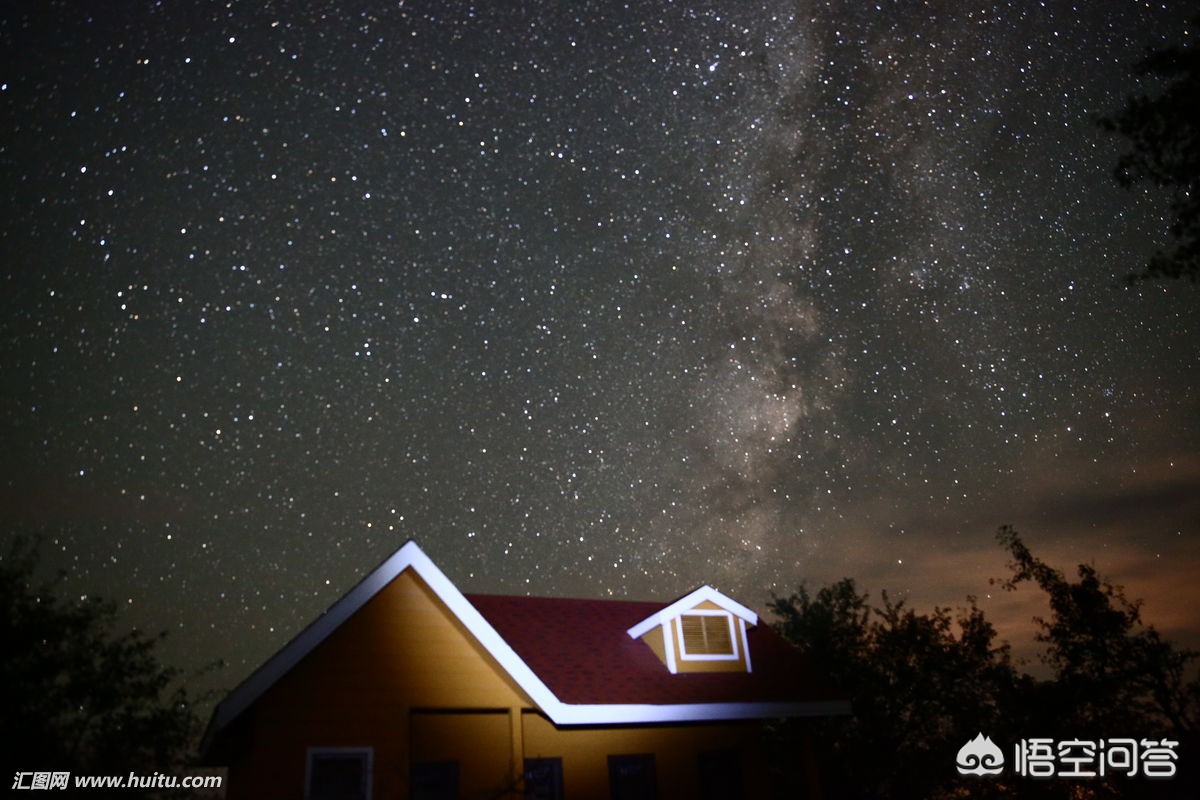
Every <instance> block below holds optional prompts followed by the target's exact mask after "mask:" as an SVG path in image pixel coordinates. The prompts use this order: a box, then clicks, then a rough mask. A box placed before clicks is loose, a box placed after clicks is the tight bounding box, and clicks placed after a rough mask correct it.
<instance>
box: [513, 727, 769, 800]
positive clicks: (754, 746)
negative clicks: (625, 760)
mask: <svg viewBox="0 0 1200 800" xmlns="http://www.w3.org/2000/svg"><path fill="white" fill-rule="evenodd" d="M523 720H524V738H525V756H526V758H561V759H562V764H563V786H564V788H565V793H566V796H567V797H569V798H571V800H608V798H609V797H610V794H609V785H608V757H609V756H610V755H632V754H637V753H653V754H654V762H655V773H656V775H657V780H658V796H659V797H663V798H672V797H701V796H703V794H702V791H701V788H700V786H699V767H698V764H697V755H698V754H699V753H704V752H712V751H721V750H731V751H735V752H736V753H738V754H739V755H740V763H741V773H742V780H743V789H744V795H743V796H745V797H748V798H751V797H768V796H769V795H770V786H769V784H768V769H767V764H766V763H765V760H764V759H763V756H762V747H761V742H760V737H761V727H760V724H759V723H756V722H733V723H706V724H693V725H656V726H643V727H637V728H600V727H594V728H558V727H555V725H554V724H553V723H552V722H550V721H549V720H547V719H546V718H545V717H543V716H542V715H541V714H538V713H536V712H529V713H526V714H524V715H523Z"/></svg>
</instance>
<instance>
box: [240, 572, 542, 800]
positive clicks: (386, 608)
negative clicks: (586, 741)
mask: <svg viewBox="0 0 1200 800" xmlns="http://www.w3.org/2000/svg"><path fill="white" fill-rule="evenodd" d="M530 705H531V704H530V702H529V700H528V698H526V697H525V696H524V694H523V693H522V692H521V691H520V689H519V688H518V687H517V686H516V685H515V684H514V683H512V682H511V681H510V680H509V679H508V677H507V676H506V675H505V674H504V673H503V671H502V670H500V669H499V668H498V667H497V666H496V665H495V663H494V661H493V660H492V659H491V657H490V656H488V655H487V654H486V652H484V651H483V649H482V648H481V647H480V646H479V645H478V644H477V643H476V642H475V640H474V637H473V636H471V635H470V634H469V633H468V632H467V631H466V630H465V628H463V627H462V625H461V623H459V622H458V620H457V619H456V618H455V617H454V616H453V614H451V613H450V612H449V611H448V610H447V609H446V608H445V607H444V606H443V605H442V604H441V602H440V601H438V600H437V598H436V597H435V596H434V595H433V594H432V592H431V591H430V590H429V588H428V587H427V586H426V585H425V583H424V581H422V580H421V579H420V578H419V577H418V576H416V575H415V574H414V573H413V572H412V571H411V570H410V571H405V572H404V573H402V574H401V575H399V576H398V577H397V578H396V579H395V580H393V581H392V582H391V583H390V584H388V585H387V586H386V587H385V588H383V589H382V590H380V592H379V593H378V594H376V595H375V597H373V598H372V599H371V600H370V601H369V602H368V603H367V604H366V605H364V606H363V607H362V608H361V609H359V611H358V612H357V613H356V614H354V615H353V616H352V617H350V618H349V619H348V620H346V622H344V623H343V624H342V625H341V626H340V627H339V628H338V629H337V630H336V631H334V633H332V634H331V635H330V636H329V637H328V638H327V639H326V640H325V641H324V642H322V643H321V644H320V645H319V646H317V647H316V648H315V649H314V650H313V651H312V652H311V653H309V654H308V656H307V657H305V658H304V659H303V660H302V661H301V662H300V663H299V664H297V665H296V666H295V667H293V668H292V670H291V671H290V672H288V674H287V675H285V676H284V677H283V678H281V679H280V680H279V681H278V682H277V683H276V684H275V685H274V686H273V687H272V688H271V689H270V690H268V691H267V692H266V693H264V694H263V696H262V697H261V698H259V700H258V701H257V702H256V703H255V704H254V706H253V707H252V708H251V709H250V711H249V712H248V713H249V714H250V715H252V716H251V718H250V719H249V720H248V721H247V723H248V724H247V725H246V727H247V730H246V734H245V735H246V744H247V745H248V746H249V752H250V753H251V754H252V756H251V758H250V759H248V760H247V762H248V763H235V764H231V765H230V767H231V773H230V781H229V783H230V792H229V797H230V798H231V799H232V798H238V797H247V798H251V797H253V798H261V797H293V798H301V797H303V790H304V774H305V766H306V759H307V750H308V748H309V747H355V746H368V745H369V746H373V747H374V748H375V754H374V760H375V787H374V788H375V791H374V796H375V797H407V796H408V788H407V764H408V750H409V721H408V720H409V714H410V709H412V708H419V709H435V708H447V709H449V708H472V709H481V708H491V709H508V708H511V707H529V706H530ZM244 724H245V723H244ZM502 744H503V746H504V747H505V748H507V747H508V737H507V736H506V737H505V740H504V742H503V743H502ZM239 749H241V748H239ZM243 752H245V751H244V750H243ZM504 752H505V759H506V761H507V760H509V756H508V751H507V750H505V751H504Z"/></svg>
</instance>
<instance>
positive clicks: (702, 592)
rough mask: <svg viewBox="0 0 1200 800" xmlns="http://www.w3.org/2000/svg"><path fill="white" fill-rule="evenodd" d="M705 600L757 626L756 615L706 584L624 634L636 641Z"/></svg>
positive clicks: (748, 623)
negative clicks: (657, 626) (655, 627)
mask: <svg viewBox="0 0 1200 800" xmlns="http://www.w3.org/2000/svg"><path fill="white" fill-rule="evenodd" d="M706 600H707V601H708V602H710V603H713V604H715V605H717V606H720V607H721V608H723V609H725V610H726V611H728V612H729V613H730V614H733V615H734V616H735V617H739V618H741V619H744V620H745V621H746V624H747V625H750V626H751V627H753V626H755V625H757V624H758V614H756V613H754V612H753V611H751V610H750V609H748V608H746V607H745V606H744V605H742V604H741V603H739V602H738V601H736V600H733V599H730V598H729V597H726V596H725V595H723V594H721V593H720V592H718V591H717V590H716V589H714V588H713V587H711V586H709V585H708V584H705V585H704V586H701V587H700V588H699V589H696V590H695V591H692V592H689V593H687V594H686V595H684V596H683V597H681V598H679V599H678V600H676V601H675V602H674V603H671V605H669V606H667V607H665V608H663V609H661V610H659V611H656V612H655V613H653V614H651V615H650V616H648V617H646V618H645V619H644V620H642V621H641V622H639V623H638V624H637V625H634V626H633V627H632V628H630V629H629V630H628V631H626V633H628V634H629V638H630V639H637V638H639V637H641V636H644V635H645V634H646V632H647V631H649V630H651V629H652V628H653V627H654V626H656V625H662V624H663V623H665V622H667V621H668V620H670V619H673V618H675V617H677V616H679V615H680V614H683V613H685V612H687V611H690V610H691V609H693V608H695V607H696V606H698V605H700V604H701V603H703V602H704V601H706Z"/></svg>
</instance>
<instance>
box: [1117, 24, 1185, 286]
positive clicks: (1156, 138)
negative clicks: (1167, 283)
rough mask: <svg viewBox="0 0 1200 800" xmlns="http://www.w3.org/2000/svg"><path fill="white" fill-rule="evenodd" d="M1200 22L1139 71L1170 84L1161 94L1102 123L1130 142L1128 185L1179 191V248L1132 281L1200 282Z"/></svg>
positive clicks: (1175, 232)
mask: <svg viewBox="0 0 1200 800" xmlns="http://www.w3.org/2000/svg"><path fill="white" fill-rule="evenodd" d="M1197 25H1200V17H1197V18H1196V20H1195V21H1194V22H1193V23H1192V25H1191V26H1190V27H1189V29H1188V30H1187V35H1188V36H1189V37H1193V38H1189V40H1187V41H1186V42H1185V43H1184V44H1182V45H1178V46H1171V47H1164V48H1160V49H1157V50H1153V51H1151V52H1150V54H1149V55H1147V56H1146V58H1144V59H1142V60H1141V61H1139V62H1138V63H1137V64H1136V65H1135V66H1134V71H1135V73H1136V74H1138V75H1140V76H1147V77H1154V78H1159V79H1162V80H1163V81H1165V82H1166V83H1165V85H1164V86H1163V88H1162V90H1161V92H1159V93H1158V94H1157V95H1156V96H1154V97H1151V96H1149V95H1146V94H1141V95H1135V96H1133V97H1131V98H1129V101H1128V103H1127V104H1126V106H1125V108H1124V109H1123V110H1122V111H1121V112H1120V113H1118V114H1116V115H1114V116H1111V117H1106V118H1103V119H1101V120H1100V124H1101V126H1102V127H1104V128H1105V129H1106V130H1110V131H1115V132H1117V133H1120V134H1122V135H1123V136H1125V137H1126V138H1127V139H1128V140H1129V150H1128V151H1127V152H1125V153H1124V154H1122V155H1121V157H1120V159H1119V160H1118V162H1117V166H1116V169H1115V176H1116V179H1117V181H1119V182H1120V183H1121V184H1122V185H1123V186H1132V185H1133V184H1136V183H1139V182H1141V181H1149V182H1150V183H1152V184H1154V185H1156V186H1161V187H1165V188H1169V189H1173V190H1174V195H1173V198H1172V201H1171V211H1172V213H1173V214H1174V215H1175V220H1174V222H1173V223H1172V224H1171V227H1170V232H1171V237H1172V239H1174V248H1173V249H1172V250H1170V251H1169V252H1163V251H1161V250H1160V251H1159V252H1157V253H1155V254H1154V256H1152V257H1151V258H1150V261H1149V263H1148V264H1147V265H1146V267H1145V269H1144V270H1143V271H1141V272H1138V273H1133V274H1131V275H1130V276H1129V278H1130V280H1144V279H1147V278H1159V277H1164V278H1186V279H1188V280H1191V281H1197V280H1200V102H1198V101H1197V98H1198V97H1200V52H1197V49H1196V47H1195V44H1194V37H1195V34H1196V26H1197Z"/></svg>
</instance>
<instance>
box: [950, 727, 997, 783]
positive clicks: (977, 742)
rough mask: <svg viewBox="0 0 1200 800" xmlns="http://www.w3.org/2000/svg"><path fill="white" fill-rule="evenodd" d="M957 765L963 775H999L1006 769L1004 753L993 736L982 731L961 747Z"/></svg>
mask: <svg viewBox="0 0 1200 800" xmlns="http://www.w3.org/2000/svg"><path fill="white" fill-rule="evenodd" d="M957 766H958V771H959V773H960V774H962V775H999V774H1000V773H1001V772H1003V771H1004V753H1001V752H1000V748H999V747H997V746H996V745H995V743H994V742H993V741H992V737H990V736H984V735H983V734H982V733H980V734H978V735H977V736H976V737H975V738H974V739H972V740H971V741H969V742H967V743H966V744H964V745H963V746H962V747H961V748H960V749H959V751H958V764H957Z"/></svg>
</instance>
